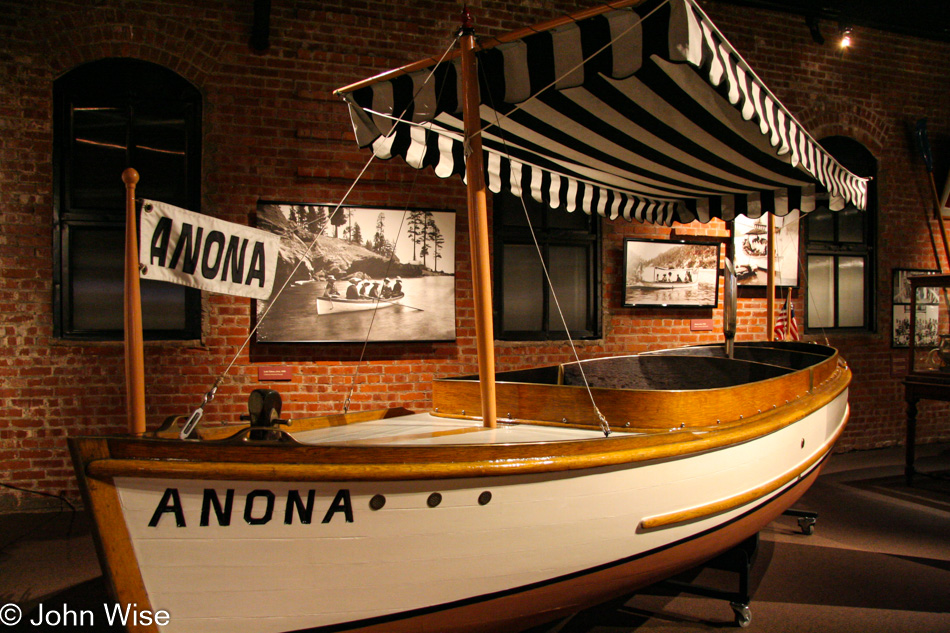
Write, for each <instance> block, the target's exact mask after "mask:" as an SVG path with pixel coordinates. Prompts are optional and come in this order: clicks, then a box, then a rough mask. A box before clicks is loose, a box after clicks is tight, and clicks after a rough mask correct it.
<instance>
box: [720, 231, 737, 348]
mask: <svg viewBox="0 0 950 633" xmlns="http://www.w3.org/2000/svg"><path fill="white" fill-rule="evenodd" d="M726 230H727V231H728V232H729V238H728V239H727V240H726V260H725V265H724V266H723V269H724V270H723V272H724V274H723V288H722V333H723V336H724V337H725V340H726V357H727V358H733V357H734V356H735V344H736V327H737V324H738V323H737V322H738V316H739V296H738V295H739V287H738V282H737V280H736V223H735V222H734V221H732V220H729V221H727V222H726Z"/></svg>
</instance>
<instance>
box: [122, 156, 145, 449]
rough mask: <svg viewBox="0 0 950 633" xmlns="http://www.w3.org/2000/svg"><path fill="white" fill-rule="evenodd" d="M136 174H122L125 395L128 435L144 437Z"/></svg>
mask: <svg viewBox="0 0 950 633" xmlns="http://www.w3.org/2000/svg"><path fill="white" fill-rule="evenodd" d="M138 181H139V173H138V172H137V171H135V170H134V169H132V168H131V167H130V168H129V169H126V170H125V171H124V172H122V182H124V183H125V292H124V293H123V295H124V303H125V393H126V408H127V416H128V423H129V433H130V434H132V435H143V434H144V433H145V344H144V342H143V335H142V293H141V288H140V283H139V232H138V218H137V217H136V213H135V185H136V184H138Z"/></svg>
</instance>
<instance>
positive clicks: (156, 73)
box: [52, 58, 202, 341]
mask: <svg viewBox="0 0 950 633" xmlns="http://www.w3.org/2000/svg"><path fill="white" fill-rule="evenodd" d="M97 109H101V110H102V111H103V112H105V113H107V114H108V115H110V116H111V117H112V124H113V127H116V128H120V127H121V126H122V125H125V138H124V161H119V162H124V163H125V164H124V166H123V167H122V168H121V169H124V168H125V167H137V168H138V169H140V170H142V168H141V167H139V166H138V165H139V164H141V163H145V164H148V160H149V159H147V158H146V156H145V152H146V151H147V150H146V149H144V148H145V146H146V143H148V144H151V145H154V142H153V141H154V140H155V139H154V138H149V136H148V135H149V132H150V130H149V125H150V124H151V123H153V122H154V120H158V121H159V123H158V128H161V126H162V125H163V124H164V125H165V128H164V129H165V130H166V131H165V133H166V134H168V133H170V132H169V130H173V131H174V133H175V134H177V139H176V140H177V141H178V142H179V143H180V144H181V145H182V146H183V150H182V151H181V152H175V153H172V152H166V153H167V154H169V155H172V154H175V155H176V158H174V159H172V160H175V161H177V162H178V164H179V166H180V167H181V169H180V173H179V176H180V177H177V178H165V179H164V181H163V180H162V179H161V178H154V177H152V178H149V175H150V174H152V173H155V172H157V171H160V170H158V169H152V170H149V173H142V174H141V176H142V180H141V181H140V183H139V186H138V188H137V190H136V195H137V197H139V198H145V197H151V198H153V199H158V200H162V201H165V202H168V203H170V204H175V205H176V206H182V207H184V208H188V209H190V210H193V211H199V210H200V201H201V193H200V184H201V121H202V98H201V94H200V92H199V91H198V90H197V88H195V87H194V86H192V85H191V84H190V83H188V82H187V81H186V80H185V79H184V78H182V77H181V76H179V75H178V74H176V73H175V72H174V71H172V70H170V69H168V68H165V67H163V66H160V65H158V64H152V63H150V62H145V61H141V60H134V59H128V58H107V59H102V60H98V61H95V62H90V63H88V64H84V65H82V66H79V67H77V68H75V69H73V70H72V71H70V72H68V73H66V74H65V75H63V76H62V77H60V78H59V79H57V80H56V81H55V82H54V84H53V114H54V124H53V127H54V134H53V236H52V237H53V317H54V320H53V335H54V336H55V337H57V338H61V339H66V340H87V341H110V340H122V338H123V331H122V329H121V328H116V327H114V326H112V327H108V328H106V327H88V326H87V327H83V326H82V325H78V324H80V323H82V322H83V321H84V319H83V317H82V315H81V314H79V313H77V309H78V308H77V305H81V303H82V302H80V301H76V300H75V295H76V293H77V292H81V290H78V289H77V282H76V275H74V272H75V270H76V266H75V264H74V262H75V261H76V260H74V259H73V256H74V255H75V253H73V252H72V249H71V246H72V245H73V244H74V243H75V242H74V238H76V237H77V236H78V235H79V234H80V233H81V232H82V231H89V232H90V233H89V234H88V235H92V233H91V232H93V231H103V233H100V235H102V236H107V237H108V238H110V239H111V240H112V241H114V240H115V237H116V234H117V233H123V234H124V231H125V208H124V189H123V184H122V181H121V169H118V168H117V167H118V165H115V164H113V165H110V166H109V168H108V171H109V172H111V171H116V172H117V173H116V174H115V182H116V184H115V190H112V189H111V182H108V181H106V182H107V184H106V187H105V188H104V189H101V191H102V192H105V193H104V194H103V195H102V196H100V199H99V200H98V201H97V200H96V196H95V194H92V195H87V197H86V199H78V198H75V199H74V195H73V193H74V191H77V190H81V185H79V184H77V183H79V182H80V179H82V176H81V175H80V174H79V172H81V171H82V168H83V167H86V166H87V165H86V163H84V162H83V161H82V160H80V159H79V158H77V156H82V154H83V152H82V151H81V148H79V147H80V146H79V144H77V142H76V137H77V135H78V134H77V129H82V125H81V124H80V123H77V121H76V117H75V114H76V113H77V112H80V111H83V110H87V111H89V112H95V110H97ZM152 117H155V119H152ZM123 120H124V123H123ZM169 121H172V122H173V123H172V126H171V127H169V123H168V122H169ZM117 122H118V123H117ZM176 125H177V127H175V126H176ZM152 129H157V128H155V127H152ZM160 133H161V132H160ZM136 135H137V136H138V138H136ZM142 139H148V140H147V141H145V142H142V143H137V141H142ZM120 147H121V145H119V142H118V141H116V142H115V144H114V145H110V146H109V148H108V149H111V150H119V149H120ZM150 151H151V155H152V156H153V157H154V156H155V155H156V154H161V152H154V150H150ZM119 154H120V152H118V151H113V152H112V154H111V155H110V156H111V157H113V158H115V157H116V156H118V155H119ZM151 160H152V163H153V164H155V163H156V162H157V161H156V159H155V158H152V159H151ZM158 160H161V159H158ZM92 173H95V172H94V171H93V172H92ZM95 177H96V176H93V178H95ZM105 177H106V176H105V175H103V176H102V178H105ZM109 178H111V176H109ZM160 181H161V182H160ZM84 182H87V183H88V182H89V178H88V177H87V178H86V179H85V180H84ZM169 183H172V186H171V187H168V186H167V185H168V184H169ZM96 184H98V183H92V184H91V185H89V186H87V188H86V189H87V192H88V191H92V192H95V191H96ZM163 186H164V187H165V188H164V189H163V188H162V187H163ZM103 241H104V242H108V241H109V240H103ZM108 253H109V256H108V260H109V262H110V266H111V265H112V264H114V263H115V259H114V258H115V257H116V254H114V252H113V250H112V249H109V250H108ZM117 256H118V257H119V258H120V259H121V257H122V253H121V252H119V253H118V254H117ZM110 270H111V269H110ZM157 284H161V286H159V285H157ZM104 286H106V287H107V288H108V289H109V290H108V293H110V294H109V296H110V297H114V296H115V292H116V287H115V279H114V275H113V277H112V278H111V282H110V283H107V284H104ZM162 286H164V287H162ZM119 292H120V294H119V296H120V297H121V289H120V290H119ZM142 293H143V303H145V304H146V305H148V304H151V305H152V306H158V308H157V310H156V312H155V313H159V312H161V310H163V309H166V307H167V306H169V305H171V306H177V307H172V308H171V309H173V310H176V312H175V314H176V315H177V316H176V318H175V320H176V321H178V322H179V323H181V326H180V327H149V319H150V317H149V314H146V315H145V319H146V327H145V331H144V337H145V338H146V339H147V340H196V339H199V338H200V337H201V293H200V291H198V290H195V289H193V288H185V287H184V286H175V287H171V288H170V287H167V284H162V282H150V281H143V285H142ZM166 298H169V299H171V303H167V302H166V301H165V299H166ZM86 303H87V304H88V300H87V302H86ZM104 309H108V310H118V311H119V313H120V314H121V311H122V305H121V299H120V300H119V304H118V305H117V306H116V305H113V304H112V302H110V303H109V305H108V306H107V307H106V308H104ZM86 320H87V321H88V319H86ZM120 322H121V321H120ZM156 322H157V321H156Z"/></svg>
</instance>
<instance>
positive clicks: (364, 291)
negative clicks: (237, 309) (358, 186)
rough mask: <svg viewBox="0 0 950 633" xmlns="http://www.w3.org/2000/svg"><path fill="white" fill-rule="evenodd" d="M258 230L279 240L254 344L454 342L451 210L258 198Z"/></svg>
mask: <svg viewBox="0 0 950 633" xmlns="http://www.w3.org/2000/svg"><path fill="white" fill-rule="evenodd" d="M334 209H336V210H334ZM257 226H258V228H261V229H264V230H266V231H270V232H272V233H275V234H277V235H278V236H279V237H280V258H279V261H278V262H277V273H276V277H275V284H274V288H275V290H274V294H273V295H272V296H271V299H270V300H268V301H258V302H257V306H256V311H257V320H258V323H260V327H259V328H258V330H257V333H256V337H257V341H258V342H263V343H313V342H364V341H368V342H384V341H448V340H454V339H455V213H454V212H453V211H445V210H433V209H407V210H399V209H389V208H379V207H360V206H341V207H339V208H336V207H334V206H333V205H328V204H316V203H286V202H265V201H262V202H260V203H258V207H257ZM281 289H283V290H282V291H281ZM278 293H280V294H278ZM265 312H267V319H264V320H263V321H262V320H261V317H262V316H263V315H264V313H265Z"/></svg>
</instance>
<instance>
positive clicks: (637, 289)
mask: <svg viewBox="0 0 950 633" xmlns="http://www.w3.org/2000/svg"><path fill="white" fill-rule="evenodd" d="M719 253H720V243H719V242H713V241H708V242H707V241H686V240H654V239H641V238H626V239H624V245H623V262H624V263H623V271H624V297H623V306H624V307H626V308H642V307H652V308H715V307H717V306H718V304H719Z"/></svg>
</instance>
